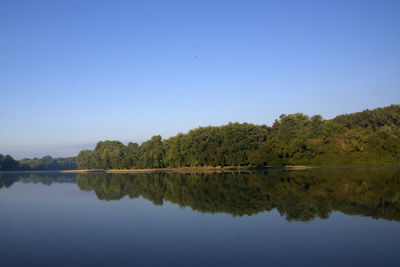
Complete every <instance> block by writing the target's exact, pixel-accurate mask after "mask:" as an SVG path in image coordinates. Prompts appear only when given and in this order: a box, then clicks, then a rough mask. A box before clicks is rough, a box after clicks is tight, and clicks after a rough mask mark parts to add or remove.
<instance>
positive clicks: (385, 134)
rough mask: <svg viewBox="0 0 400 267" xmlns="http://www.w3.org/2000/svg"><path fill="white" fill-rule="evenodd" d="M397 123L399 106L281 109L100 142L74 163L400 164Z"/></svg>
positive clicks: (122, 165)
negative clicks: (248, 118)
mask: <svg viewBox="0 0 400 267" xmlns="http://www.w3.org/2000/svg"><path fill="white" fill-rule="evenodd" d="M399 128H400V106H399V105H392V106H389V107H385V108H378V109H375V110H366V111H363V112H359V113H354V114H348V115H347V114H346V115H341V116H338V117H336V118H334V119H333V120H324V119H323V118H322V117H321V116H320V115H315V116H312V117H311V118H310V117H309V116H307V115H304V114H302V113H296V114H290V115H285V114H283V115H281V116H280V117H279V120H276V121H275V122H274V124H273V125H272V127H268V126H265V125H254V124H249V123H229V124H228V125H224V126H219V127H211V126H208V127H199V128H197V129H193V130H191V131H189V132H188V133H187V134H182V133H179V134H178V135H176V136H174V137H171V138H168V139H166V140H162V139H161V136H153V137H152V139H151V140H149V141H146V142H144V143H142V144H141V145H140V146H139V145H138V144H135V143H129V144H128V146H125V145H123V144H122V143H120V142H118V141H104V142H99V143H98V144H97V146H96V148H95V149H94V151H90V150H84V151H81V152H80V153H79V155H78V157H77V164H78V168H79V169H132V168H162V167H189V166H190V167H196V166H249V165H250V166H265V165H269V166H282V165H287V164H290V165H353V164H357V165H360V164H361V165H362V164H364V165H368V164H399V163H400V136H399V134H400V131H399Z"/></svg>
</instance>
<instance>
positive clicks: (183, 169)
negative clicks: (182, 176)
mask: <svg viewBox="0 0 400 267" xmlns="http://www.w3.org/2000/svg"><path fill="white" fill-rule="evenodd" d="M314 168H318V167H313V166H283V167H272V166H266V167H248V166H245V167H237V166H225V167H181V168H153V169H127V170H102V169H90V170H62V171H59V172H62V173H93V172H104V173H157V172H174V173H210V172H212V173H215V172H242V171H243V172H248V171H267V170H271V169H283V170H306V169H314Z"/></svg>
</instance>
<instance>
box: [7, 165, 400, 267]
mask: <svg viewBox="0 0 400 267" xmlns="http://www.w3.org/2000/svg"><path fill="white" fill-rule="evenodd" d="M0 211H1V214H2V215H1V217H0V229H1V231H2V233H1V239H0V258H1V266H134V265H136V266H267V265H270V266H355V265H360V266H361V265H363V266H399V265H400V170H399V169H398V168H383V167H382V168H354V169H346V168H342V169H313V170H303V171H278V170H276V171H274V170H272V171H268V172H253V173H246V172H245V173H214V174H165V173H152V174H145V173H141V174H140V173H138V174H105V173H86V174H63V173H57V172H34V173H33V172H31V173H24V172H14V173H5V172H3V173H0Z"/></svg>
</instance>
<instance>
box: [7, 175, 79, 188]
mask: <svg viewBox="0 0 400 267" xmlns="http://www.w3.org/2000/svg"><path fill="white" fill-rule="evenodd" d="M75 181H76V174H73V173H57V172H37V173H33V172H4V173H0V189H1V188H3V187H5V188H8V187H10V186H12V185H13V184H14V183H15V182H23V183H35V184H36V183H41V184H45V185H51V184H52V183H75Z"/></svg>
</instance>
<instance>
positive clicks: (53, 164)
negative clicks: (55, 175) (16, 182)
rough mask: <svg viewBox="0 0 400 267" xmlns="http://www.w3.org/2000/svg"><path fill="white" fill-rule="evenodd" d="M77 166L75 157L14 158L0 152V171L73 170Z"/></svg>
mask: <svg viewBox="0 0 400 267" xmlns="http://www.w3.org/2000/svg"><path fill="white" fill-rule="evenodd" d="M76 168H77V165H76V157H69V158H52V157H51V156H45V157H43V158H40V159H39V158H33V159H22V160H15V159H14V158H13V157H12V156H10V155H5V156H4V155H2V154H0V171H49V170H74V169H76Z"/></svg>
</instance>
